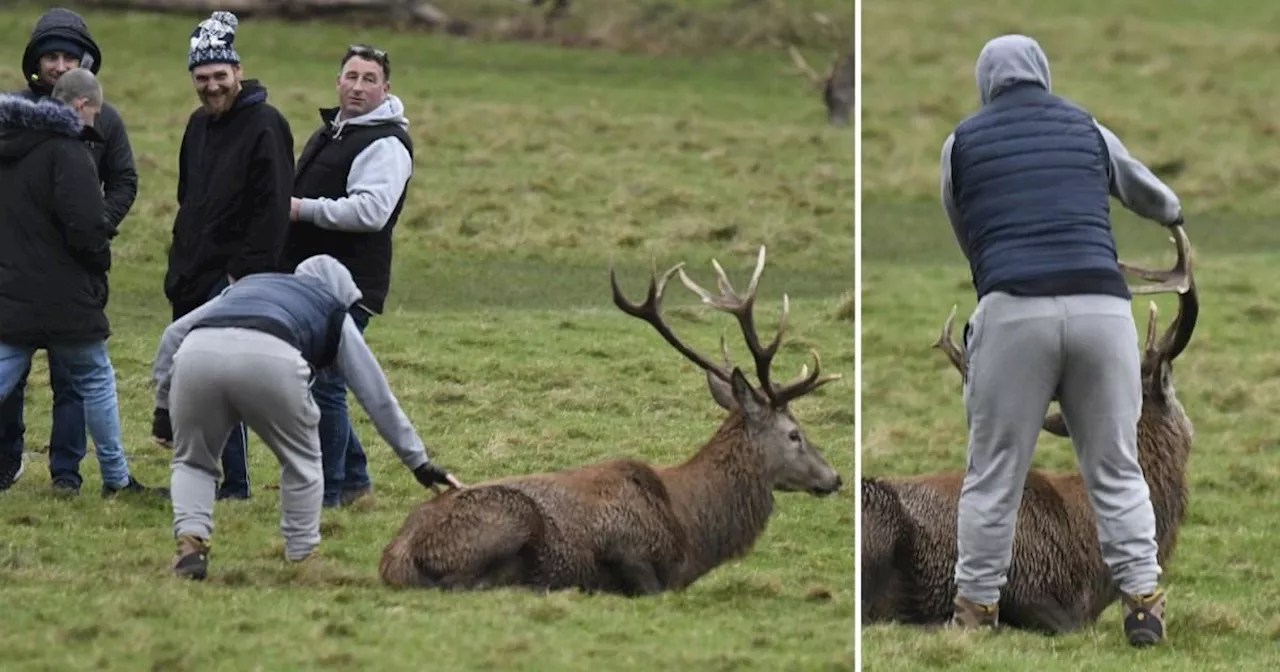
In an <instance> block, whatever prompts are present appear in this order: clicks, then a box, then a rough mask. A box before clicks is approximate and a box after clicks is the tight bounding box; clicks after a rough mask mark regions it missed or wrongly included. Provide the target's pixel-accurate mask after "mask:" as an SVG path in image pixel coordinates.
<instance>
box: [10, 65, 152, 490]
mask: <svg viewBox="0 0 1280 672" xmlns="http://www.w3.org/2000/svg"><path fill="white" fill-rule="evenodd" d="M102 104H103V100H102V86H101V84H99V82H98V80H97V78H96V77H94V76H93V73H92V72H90V71H89V70H87V69H84V68H77V69H75V70H70V71H68V72H66V73H65V74H63V75H62V77H60V78H59V79H58V83H57V85H56V86H54V88H53V91H52V95H51V96H50V97H48V98H44V99H41V100H35V101H33V100H30V99H28V98H26V97H24V96H19V95H3V96H0V224H2V225H0V269H3V272H0V315H3V316H4V317H3V319H0V400H3V399H6V398H8V397H9V395H11V394H12V393H13V391H14V390H15V389H16V388H17V386H18V382H19V381H20V380H21V379H22V376H23V375H24V374H25V372H26V371H28V370H29V369H30V367H31V358H32V357H33V356H34V354H35V351H36V350H38V349H44V350H45V351H46V352H48V353H49V354H50V355H52V356H53V357H54V358H56V359H57V360H58V361H59V362H61V363H62V366H65V367H66V373H67V377H68V379H69V380H68V383H69V384H70V385H71V386H72V388H73V389H74V390H75V391H76V393H77V394H78V395H79V397H80V398H81V399H83V400H84V412H85V422H86V423H87V424H88V426H89V432H90V433H91V434H92V435H93V443H94V445H95V447H96V449H97V451H96V452H97V457H98V465H99V467H100V469H101V472H102V495H103V497H112V496H115V495H117V494H119V493H121V492H129V493H147V492H150V493H154V494H161V495H165V494H167V492H166V491H165V490H164V489H154V490H152V489H148V488H146V487H145V486H143V485H142V484H141V483H139V482H138V480H137V479H136V478H134V477H133V475H132V474H131V473H130V471H129V463H128V461H127V460H126V459H125V455H124V447H123V446H122V445H121V440H120V413H119V409H118V408H117V399H116V379H115V370H114V369H113V368H112V366H111V358H110V357H109V356H108V354H107V337H108V336H110V333H111V331H110V325H109V323H108V320H107V314H106V305H107V271H108V270H110V268H111V228H112V227H111V224H110V221H109V220H108V219H107V216H106V207H105V204H104V199H103V195H102V187H101V184H100V183H99V181H98V173H97V170H96V169H95V167H94V157H93V156H92V154H91V152H90V150H89V149H87V148H86V147H85V145H84V134H85V128H86V127H92V126H93V124H94V122H95V121H96V120H97V118H98V117H99V116H100V114H101V110H102ZM22 471H23V459H22V450H21V447H20V446H19V445H15V444H12V443H10V444H5V445H4V446H0V491H3V490H8V489H9V488H11V487H12V486H13V484H14V482H16V481H17V480H18V478H19V477H20V476H21V475H22ZM76 491H77V492H78V491H79V487H78V486H77V488H76Z"/></svg>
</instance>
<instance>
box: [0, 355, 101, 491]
mask: <svg viewBox="0 0 1280 672" xmlns="http://www.w3.org/2000/svg"><path fill="white" fill-rule="evenodd" d="M45 354H46V355H47V356H48V359H49V386H50V387H51V388H53V429H52V431H51V432H50V435H49V478H50V479H51V480H53V481H67V482H71V483H74V484H75V485H76V487H80V485H81V484H82V483H83V481H84V479H83V478H81V476H80V462H82V461H83V460H84V457H85V455H86V454H87V452H88V446H87V441H86V438H85V430H84V400H83V399H82V398H81V397H80V395H79V394H78V393H76V389H75V385H73V384H72V379H71V371H70V370H69V369H68V368H67V365H66V364H65V363H64V362H63V361H62V359H61V358H60V357H59V356H58V355H56V354H55V353H54V352H47V353H45ZM29 375H31V364H30V363H29V362H28V364H27V367H26V368H25V369H23V371H22V376H21V377H20V378H19V379H18V382H17V384H16V385H15V387H14V388H13V390H12V391H11V392H10V393H9V396H7V397H5V398H4V401H3V402H0V453H3V454H14V455H21V454H22V451H23V449H24V448H25V441H24V438H25V435H26V432H27V427H26V423H24V422H23V417H22V416H23V410H24V408H25V406H26V388H27V377H28V376H29Z"/></svg>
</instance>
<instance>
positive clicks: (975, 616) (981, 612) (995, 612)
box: [951, 595, 1000, 630]
mask: <svg viewBox="0 0 1280 672" xmlns="http://www.w3.org/2000/svg"><path fill="white" fill-rule="evenodd" d="M955 605H956V611H955V614H954V615H953V616H952V617H951V626H952V627H956V628H963V629H965V630H971V629H975V628H995V627H997V626H999V623H1000V605H999V604H998V603H997V604H978V603H977V602H973V601H971V600H969V599H968V598H965V597H960V596H959V595H957V596H956V602H955Z"/></svg>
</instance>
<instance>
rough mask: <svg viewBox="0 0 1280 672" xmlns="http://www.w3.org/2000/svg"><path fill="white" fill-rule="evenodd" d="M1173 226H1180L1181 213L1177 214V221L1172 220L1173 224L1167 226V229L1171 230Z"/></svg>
mask: <svg viewBox="0 0 1280 672" xmlns="http://www.w3.org/2000/svg"><path fill="white" fill-rule="evenodd" d="M1175 226H1182V213H1181V212H1179V213H1178V218H1177V219H1175V220H1173V223H1172V224H1170V225H1169V228H1171V229H1172V228H1173V227H1175Z"/></svg>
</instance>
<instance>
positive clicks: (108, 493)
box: [102, 474, 169, 499]
mask: <svg viewBox="0 0 1280 672" xmlns="http://www.w3.org/2000/svg"><path fill="white" fill-rule="evenodd" d="M122 492H125V493H129V494H133V495H156V496H159V497H163V498H165V499H169V488H148V487H147V486H145V485H143V484H141V483H139V482H138V479H136V478H134V477H133V475H132V474H130V475H129V482H128V483H126V484H124V485H122V486H120V487H118V488H113V487H111V486H109V485H106V484H103V486H102V497H103V498H104V499H109V498H111V497H115V496H116V495H118V494H120V493H122Z"/></svg>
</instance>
